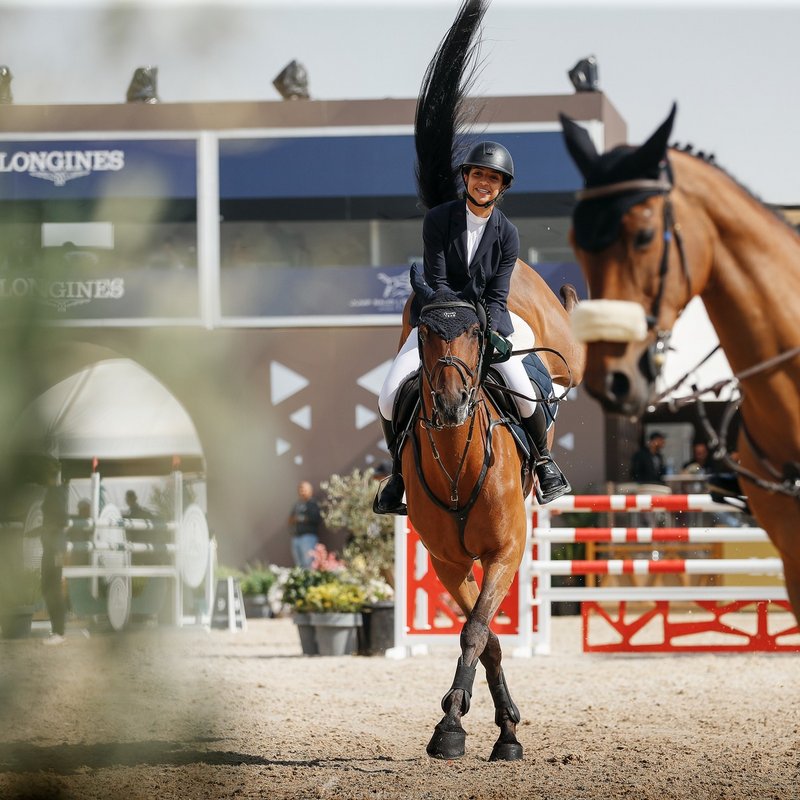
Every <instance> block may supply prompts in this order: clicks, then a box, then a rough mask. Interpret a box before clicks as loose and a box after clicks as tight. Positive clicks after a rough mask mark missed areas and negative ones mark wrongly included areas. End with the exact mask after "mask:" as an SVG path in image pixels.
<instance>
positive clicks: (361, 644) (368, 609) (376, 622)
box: [358, 600, 394, 656]
mask: <svg viewBox="0 0 800 800" xmlns="http://www.w3.org/2000/svg"><path fill="white" fill-rule="evenodd" d="M361 616H362V619H363V623H362V626H361V628H359V632H358V655H360V656H382V655H383V654H384V653H386V651H387V650H388V649H389V648H391V647H394V602H393V601H391V600H387V601H384V602H380V603H369V604H368V605H366V606H364V608H363V609H361Z"/></svg>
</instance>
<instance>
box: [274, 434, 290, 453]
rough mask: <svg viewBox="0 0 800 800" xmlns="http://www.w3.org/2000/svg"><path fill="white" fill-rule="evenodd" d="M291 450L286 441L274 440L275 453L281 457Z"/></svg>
mask: <svg viewBox="0 0 800 800" xmlns="http://www.w3.org/2000/svg"><path fill="white" fill-rule="evenodd" d="M291 449H292V445H291V443H290V442H287V441H286V439H281V438H280V437H278V438H277V439H276V440H275V452H276V453H277V454H278V455H279V456H282V455H283V454H284V453H286V452H287V451H289V450H291Z"/></svg>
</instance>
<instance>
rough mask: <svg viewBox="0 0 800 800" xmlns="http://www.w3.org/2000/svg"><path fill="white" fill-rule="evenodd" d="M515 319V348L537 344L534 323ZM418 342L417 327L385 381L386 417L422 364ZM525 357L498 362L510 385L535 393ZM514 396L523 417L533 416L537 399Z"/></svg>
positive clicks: (527, 393)
mask: <svg viewBox="0 0 800 800" xmlns="http://www.w3.org/2000/svg"><path fill="white" fill-rule="evenodd" d="M511 322H512V324H513V325H514V332H513V333H512V334H511V335H510V336H509V337H508V338H509V340H510V341H511V344H512V346H513V348H514V349H515V350H516V349H520V350H524V349H527V348H529V347H533V346H534V344H535V342H536V337H535V336H534V335H533V331H532V330H531V328H530V325H528V323H527V322H525V320H523V319H522V317H519V316H517V315H516V314H513V313H512V314H511ZM417 342H418V340H417V329H416V328H413V329H412V330H411V333H409V335H408V338H407V339H406V340H405V342H404V343H403V346H402V347H401V348H400V352H399V353H398V354H397V355H396V356H395V359H394V361H393V362H392V366H391V367H389V372H388V373H387V375H386V378H385V379H384V381H383V386H382V387H381V393H380V395H379V396H378V409H379V410H380V412H381V416H382V417H383V418H384V419H387V420H390V419H391V418H392V409H393V407H394V400H395V397H396V396H397V390H398V389H399V388H400V386H401V384H402V383H403V381H404V380H405V379H406V378H407V377H408V376H409V375H411V374H413V373H414V372H416V371H417V369H418V368H419V350H418V344H417ZM523 358H524V356H512V357H511V358H510V359H509V360H508V361H505V362H504V363H502V364H495V365H494V366H495V369H496V370H497V371H498V372H499V373H500V374H501V375H502V376H503V378H504V379H505V381H506V383H507V384H508V388H509V389H511V390H512V391H515V392H519V393H520V394H522V395H525V397H532V395H533V387H532V386H531V381H530V378H528V373H527V372H526V371H525V367H524V366H523V364H522V359H523ZM514 400H516V403H517V408H518V409H519V413H520V414H521V415H522V416H523V417H530V416H531V415H532V414H533V412H534V411H535V410H536V403H535V402H534V401H533V400H526V399H524V398H522V397H515V398H514Z"/></svg>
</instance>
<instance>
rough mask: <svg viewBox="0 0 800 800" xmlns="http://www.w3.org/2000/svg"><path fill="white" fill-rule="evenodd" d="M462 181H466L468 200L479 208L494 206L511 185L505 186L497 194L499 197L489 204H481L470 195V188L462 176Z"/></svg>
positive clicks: (465, 189) (465, 188)
mask: <svg viewBox="0 0 800 800" xmlns="http://www.w3.org/2000/svg"><path fill="white" fill-rule="evenodd" d="M461 180H463V181H464V194H465V195H466V196H467V200H469V201H470V203H472V204H473V205H476V206H477V207H478V208H489V206H493V205H494V204H495V203H496V202H497V201H498V200H499V199H500V198H501V197H502V196H503V193H504V192H505V190H506V189H508V187H509V184H505V185H504V186H503V188H502V189H501V190H500V191H499V192H498V193H497V197H495V198H494V200H489V201H488V202H487V203H479V202H478V201H477V200H476V199H475V198H474V197H473V196H472V195H471V194H470V193H469V187H468V186H467V181H466V179H465V178H464V177H463V176H462V177H461Z"/></svg>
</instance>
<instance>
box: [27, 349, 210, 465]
mask: <svg viewBox="0 0 800 800" xmlns="http://www.w3.org/2000/svg"><path fill="white" fill-rule="evenodd" d="M18 430H19V431H20V433H21V437H22V441H23V442H24V443H25V445H27V446H29V447H35V448H36V449H42V447H45V448H46V449H47V450H49V451H50V452H52V454H53V455H57V456H58V457H59V458H61V459H92V458H98V459H101V460H102V459H114V460H121V459H140V458H159V457H164V456H200V457H202V455H203V451H202V447H201V445H200V440H199V438H198V436H197V431H196V430H195V427H194V424H193V423H192V420H191V418H190V417H189V415H188V414H187V412H186V410H185V409H184V408H183V406H182V405H181V404H180V403H179V402H178V401H177V400H176V399H175V397H174V396H173V395H172V394H171V393H170V392H169V390H168V389H166V388H165V387H164V386H163V384H161V383H159V381H158V380H156V378H155V377H154V376H153V375H151V374H150V373H149V372H148V371H147V370H145V369H144V368H142V367H141V366H140V365H139V364H137V363H136V362H135V361H131V360H130V359H127V358H114V359H108V360H104V361H98V362H97V363H95V364H92V365H91V366H89V367H87V368H86V369H83V370H81V371H80V372H77V373H75V374H74V375H71V376H70V377H69V378H66V379H65V380H63V381H61V382H60V383H57V384H56V385H55V386H52V387H51V388H50V389H48V390H47V391H46V392H45V393H44V394H42V395H40V396H39V397H38V398H37V399H36V400H35V401H34V402H33V403H31V405H30V406H28V408H27V409H26V410H25V412H24V413H23V415H22V417H21V419H20V424H19V426H18Z"/></svg>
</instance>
